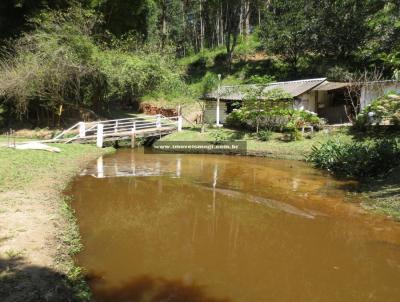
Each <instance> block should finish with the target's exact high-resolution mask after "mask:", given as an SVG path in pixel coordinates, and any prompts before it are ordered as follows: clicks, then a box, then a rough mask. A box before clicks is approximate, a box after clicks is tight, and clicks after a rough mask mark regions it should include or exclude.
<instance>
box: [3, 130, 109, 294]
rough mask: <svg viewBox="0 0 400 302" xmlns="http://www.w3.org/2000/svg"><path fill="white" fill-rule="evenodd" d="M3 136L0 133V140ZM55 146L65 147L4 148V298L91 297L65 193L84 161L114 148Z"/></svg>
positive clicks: (73, 220) (78, 237) (77, 237)
mask: <svg viewBox="0 0 400 302" xmlns="http://www.w3.org/2000/svg"><path fill="white" fill-rule="evenodd" d="M4 141H5V138H4V137H0V143H4ZM54 146H57V147H58V148H60V149H61V152H60V153H50V152H46V151H38V150H14V149H10V148H4V147H0V167H1V169H0V243H1V245H0V283H1V286H0V300H1V301H85V300H89V298H90V291H89V289H88V287H87V285H86V282H85V281H84V279H83V274H82V273H81V269H80V268H78V267H76V266H75V265H74V262H73V255H74V254H76V253H77V252H79V250H80V249H81V243H80V236H79V231H78V227H77V224H76V218H75V216H74V213H73V211H72V209H71V207H70V204H69V200H68V198H67V197H65V196H64V194H63V192H64V190H65V189H66V187H67V186H68V183H69V182H70V181H71V179H72V178H73V177H74V176H75V175H76V173H77V172H78V171H79V170H80V169H81V168H82V166H83V165H85V164H86V163H87V162H88V161H90V160H94V159H95V158H97V157H98V156H100V155H102V154H106V153H110V152H113V150H114V149H112V148H105V149H98V148H96V147H95V146H91V145H78V144H69V145H64V144H55V145H54ZM37 280H40V282H37Z"/></svg>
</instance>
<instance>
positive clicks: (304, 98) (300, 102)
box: [294, 91, 317, 112]
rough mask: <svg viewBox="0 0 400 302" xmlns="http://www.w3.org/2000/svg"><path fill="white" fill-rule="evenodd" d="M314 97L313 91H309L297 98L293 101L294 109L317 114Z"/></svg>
mask: <svg viewBox="0 0 400 302" xmlns="http://www.w3.org/2000/svg"><path fill="white" fill-rule="evenodd" d="M316 95H317V94H316V92H315V91H310V92H307V93H304V94H302V95H300V96H298V97H297V99H296V100H295V101H294V109H297V110H308V111H312V112H317V108H316Z"/></svg>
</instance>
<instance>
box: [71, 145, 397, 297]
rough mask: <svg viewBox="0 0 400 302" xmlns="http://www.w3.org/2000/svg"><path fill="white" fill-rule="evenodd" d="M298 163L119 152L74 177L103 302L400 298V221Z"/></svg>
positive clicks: (346, 185)
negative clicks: (371, 208) (378, 212)
mask: <svg viewBox="0 0 400 302" xmlns="http://www.w3.org/2000/svg"><path fill="white" fill-rule="evenodd" d="M354 186H355V184H354V183H351V182H344V181H339V180H335V179H333V178H332V177H330V176H328V175H326V174H323V173H322V172H320V171H317V170H315V169H313V168H310V167H309V166H308V165H307V164H305V163H302V162H293V161H283V160H273V159H266V158H252V157H239V156H218V155H189V154H187V155H178V154H162V155H160V154H145V153H144V152H143V149H139V150H136V151H131V150H120V151H118V152H117V153H116V154H113V155H111V156H106V157H104V158H99V159H98V160H97V161H96V162H94V163H93V164H91V165H89V166H88V168H87V169H86V170H84V171H83V172H82V174H81V176H79V177H77V178H76V179H75V181H74V182H73V184H72V186H71V191H70V194H72V196H73V198H74V200H73V208H74V209H75V211H76V214H77V217H78V223H79V228H80V232H81V235H82V243H83V245H84V250H83V251H82V252H81V253H80V254H79V255H78V257H77V262H78V264H79V265H81V266H82V267H84V269H85V270H86V272H87V274H88V278H89V280H90V281H89V282H90V286H91V288H92V290H93V293H94V296H95V299H96V301H137V302H141V301H193V302H194V301H196V302H197V301H209V302H218V301H232V302H249V301H353V302H354V301H367V300H368V301H386V302H389V301H400V224H399V223H396V222H393V221H389V220H387V219H385V218H383V217H380V216H376V215H372V214H368V213H365V212H364V211H362V210H361V209H360V207H359V206H358V205H357V204H356V202H357V201H358V197H357V196H356V195H354V194H349V193H348V192H349V190H350V189H351V188H352V187H354Z"/></svg>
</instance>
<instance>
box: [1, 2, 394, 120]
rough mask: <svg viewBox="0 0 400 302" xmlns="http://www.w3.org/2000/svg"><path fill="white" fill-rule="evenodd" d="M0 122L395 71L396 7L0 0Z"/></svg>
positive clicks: (371, 4) (373, 4) (388, 4)
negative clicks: (226, 88)
mask: <svg viewBox="0 0 400 302" xmlns="http://www.w3.org/2000/svg"><path fill="white" fill-rule="evenodd" d="M0 39H1V42H0V43H1V46H2V51H1V63H0V123H1V124H2V125H3V127H4V126H8V125H9V124H10V123H11V122H13V121H15V120H23V121H29V122H30V124H31V125H32V126H43V125H48V126H58V125H62V124H65V123H67V118H69V117H77V116H78V117H80V118H81V117H82V116H83V117H89V118H90V117H92V118H93V117H95V116H96V115H103V116H105V115H107V114H108V112H109V111H110V109H113V108H115V107H116V105H121V104H124V105H125V106H126V105H130V106H132V105H133V106H135V105H136V106H137V103H138V102H139V101H140V100H143V99H145V100H147V101H153V100H160V99H162V100H164V102H171V103H174V104H175V103H179V102H194V99H196V98H197V97H198V96H199V95H201V93H203V92H204V90H205V89H207V88H209V87H212V85H213V84H215V81H216V75H217V74H222V78H223V82H224V83H244V82H245V83H264V82H269V81H271V80H287V79H297V78H307V77H317V76H327V77H329V78H330V79H334V80H341V81H346V80H348V79H350V78H352V77H355V76H356V74H357V73H360V72H364V71H365V70H369V71H374V72H376V71H379V73H380V74H382V75H383V77H384V78H387V79H391V78H396V77H398V75H399V70H400V3H399V2H398V1H396V0H386V1H385V0H340V1H339V0H334V1H332V0H318V1H317V0H293V1H283V0H229V1H228V0H186V1H183V0H135V1H133V0H132V1H126V0H56V1H50V0H43V1H35V0H25V1H24V0H3V1H1V3H0ZM0 127H1V125H0Z"/></svg>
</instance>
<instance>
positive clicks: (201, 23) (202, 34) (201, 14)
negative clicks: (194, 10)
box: [199, 0, 204, 50]
mask: <svg viewBox="0 0 400 302" xmlns="http://www.w3.org/2000/svg"><path fill="white" fill-rule="evenodd" d="M202 2H203V0H200V1H199V3H200V50H203V48H204V20H203V6H202Z"/></svg>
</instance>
